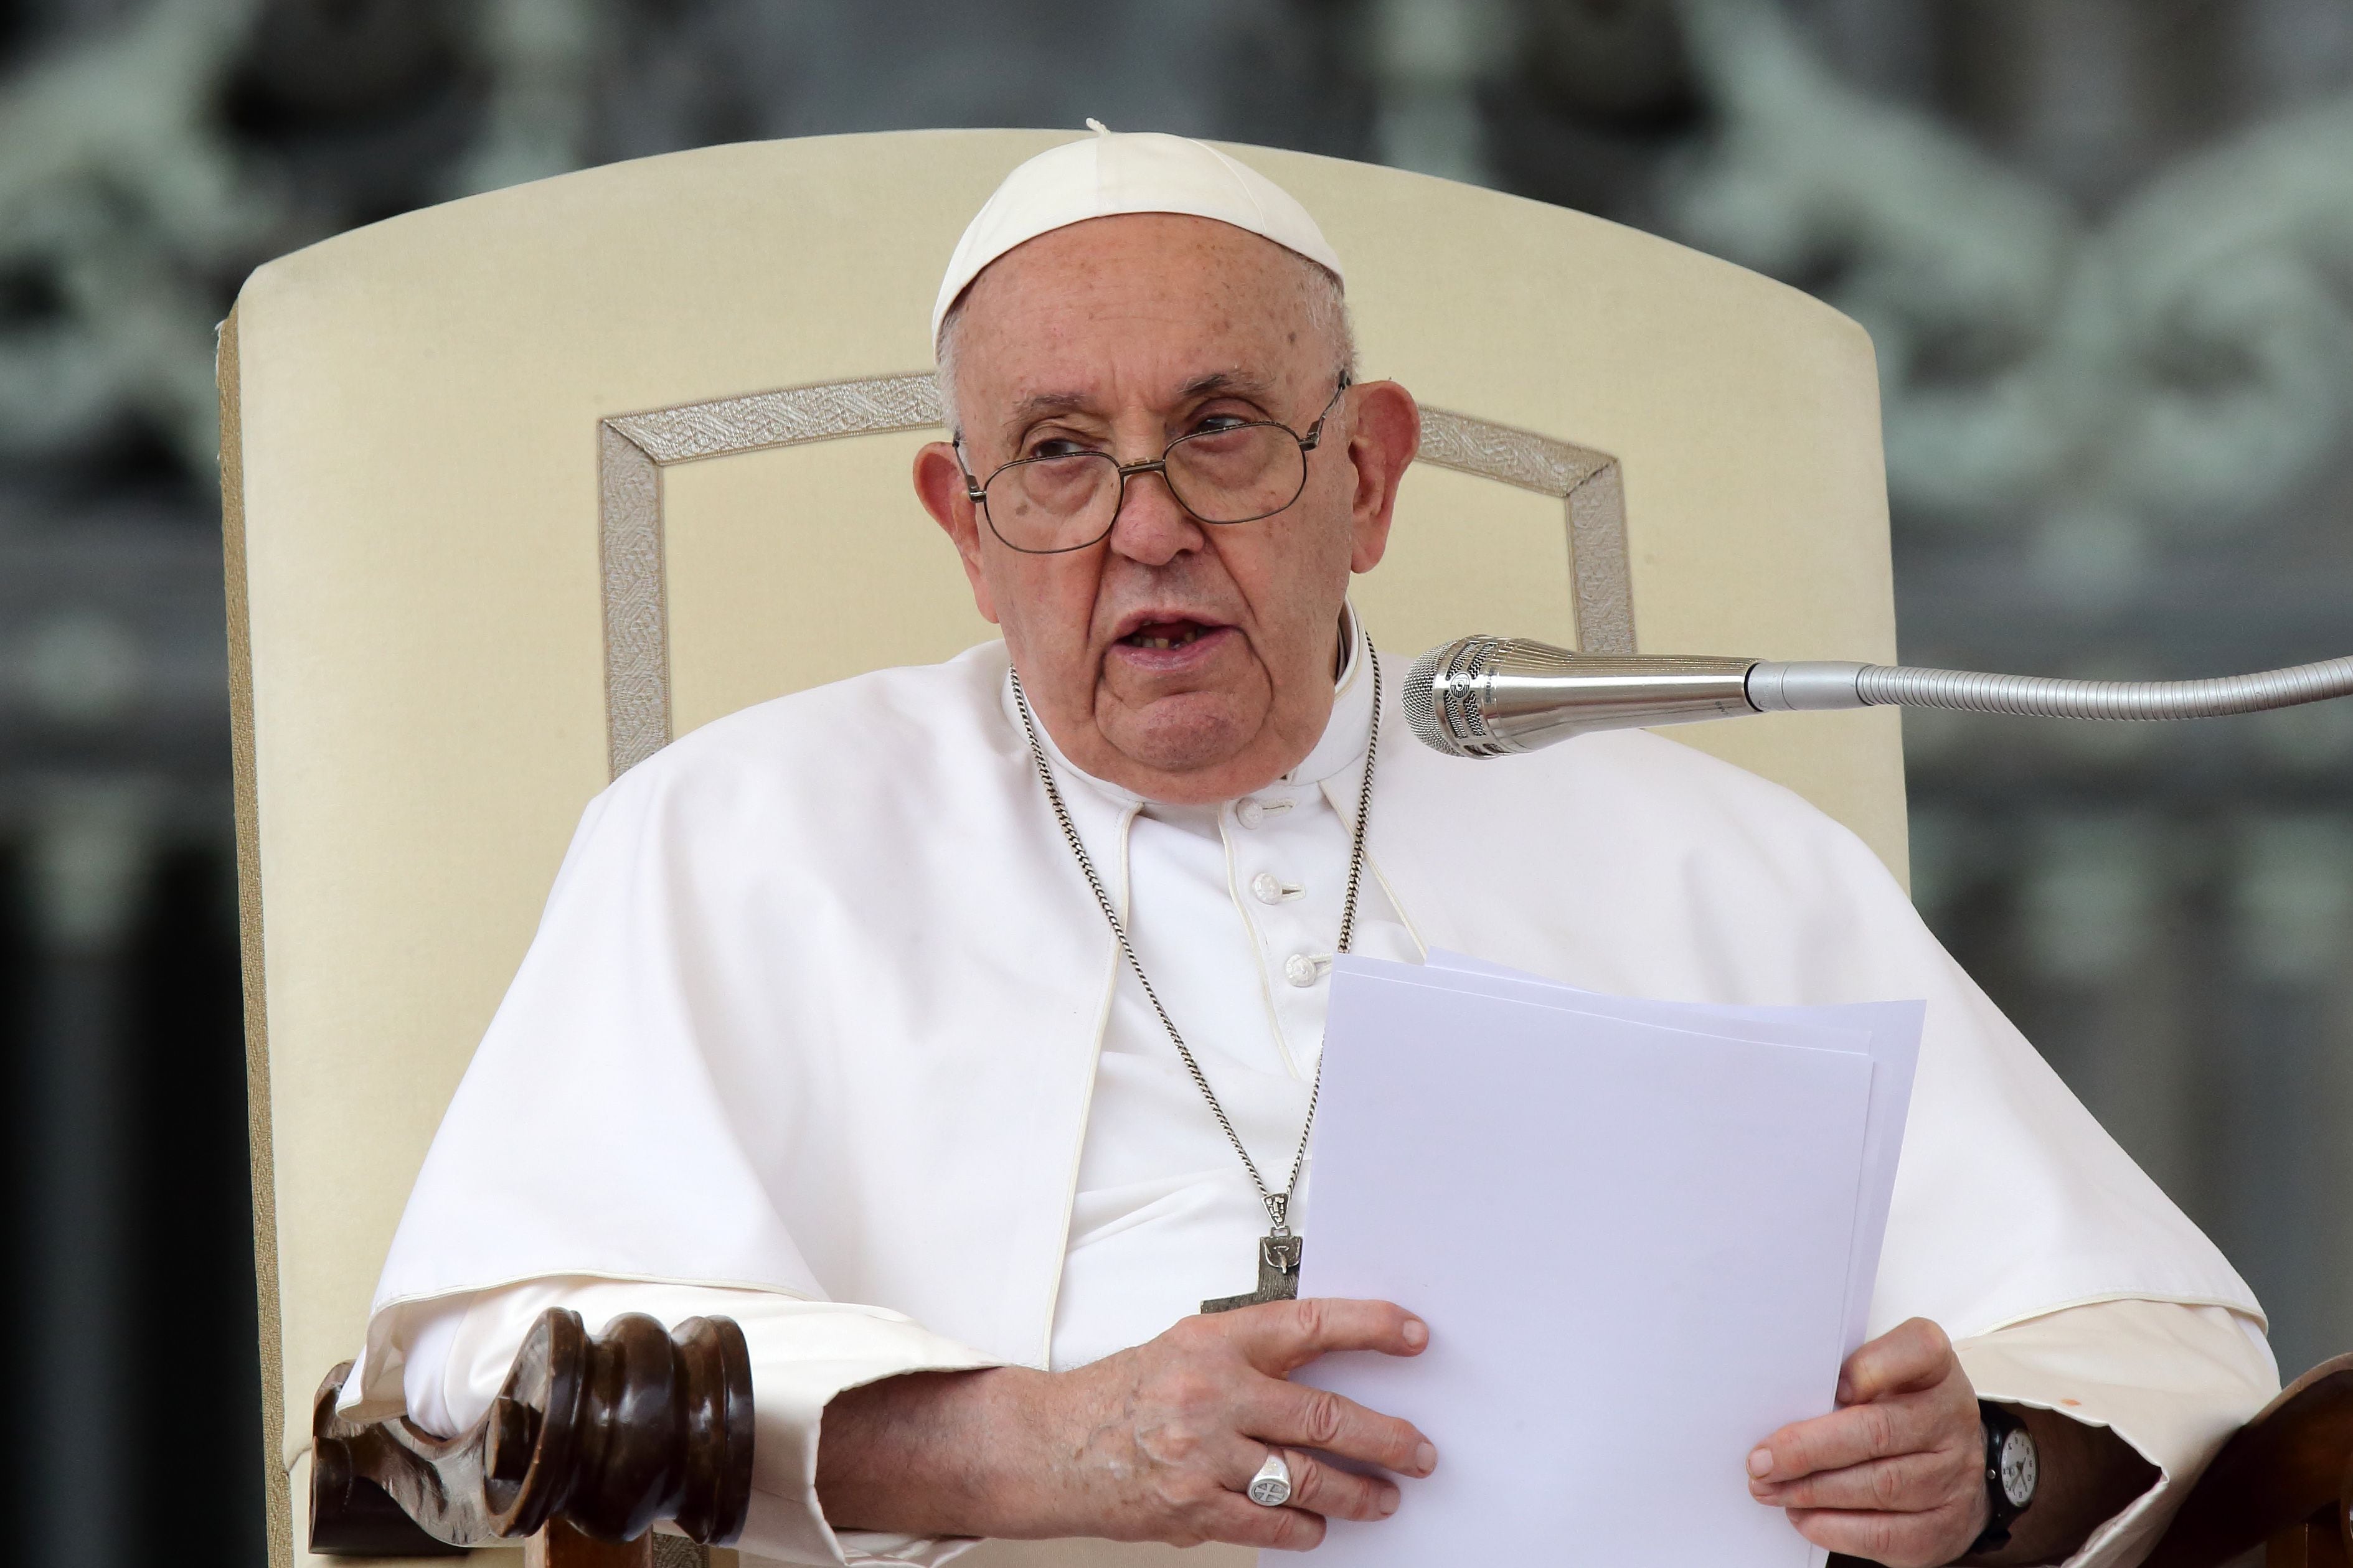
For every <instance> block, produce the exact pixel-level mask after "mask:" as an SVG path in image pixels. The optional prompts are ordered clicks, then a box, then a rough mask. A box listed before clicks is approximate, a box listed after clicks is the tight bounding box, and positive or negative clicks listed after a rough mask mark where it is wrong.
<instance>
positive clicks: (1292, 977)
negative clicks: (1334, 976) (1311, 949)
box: [1282, 952, 1323, 990]
mask: <svg viewBox="0 0 2353 1568" xmlns="http://www.w3.org/2000/svg"><path fill="white" fill-rule="evenodd" d="M1322 971H1323V966H1322V965H1321V964H1319V963H1316V962H1315V961H1314V959H1312V958H1310V957H1308V956H1307V955H1306V954H1305V953H1303V952H1294V953H1293V954H1292V955H1291V956H1290V957H1289V958H1286V959H1284V960H1283V961H1282V977H1283V978H1284V979H1285V980H1288V981H1290V982H1291V983H1292V984H1293V985H1296V986H1298V987H1300V988H1301V989H1302V990H1304V989H1306V988H1307V987H1308V986H1310V985H1313V984H1315V977H1316V975H1317V974H1319V973H1322Z"/></svg>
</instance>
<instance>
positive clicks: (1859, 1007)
mask: <svg viewBox="0 0 2353 1568" xmlns="http://www.w3.org/2000/svg"><path fill="white" fill-rule="evenodd" d="M1430 968H1432V969H1444V970H1449V971H1451V972H1453V973H1459V974H1472V975H1482V976H1485V977H1487V978H1489V979H1492V980H1497V981H1514V982H1518V983H1520V986H1521V988H1520V989H1514V990H1510V991H1506V992H1504V993H1503V994H1506V995H1514V996H1519V997H1521V998H1523V999H1524V1000H1527V1001H1541V1002H1544V1003H1545V1004H1546V1005H1551V1006H1563V1007H1568V1008H1571V1009H1576V1010H1586V1011H1595V1012H1603V1013H1608V1014H1609V1015H1610V1016H1613V1017H1635V1018H1643V1017H1655V1016H1657V1015H1658V1004H1656V1003H1653V1002H1641V1001H1635V1000H1632V999H1630V998H1628V997H1623V996H1608V995H1604V994H1601V993H1600V992H1598V991H1588V990H1585V989H1584V988H1582V987H1581V986H1576V985H1567V984H1562V983H1561V982H1559V981H1556V980H1546V979H1545V978H1544V977H1543V976H1542V975H1536V974H1530V973H1526V972H1525V971H1524V970H1517V969H1506V968H1504V966H1503V965H1502V964H1500V963H1488V962H1487V961H1486V960H1484V959H1481V958H1472V957H1470V956H1468V955H1467V954H1464V953H1459V952H1448V951H1447V950H1446V949H1444V948H1432V949H1430ZM1526 987H1535V988H1536V989H1534V990H1531V989H1526ZM1927 1012H1928V1007H1927V1004H1926V1003H1925V1002H1853V1003H1847V1004H1843V1005H1836V1006H1827V1007H1738V1006H1728V1005H1722V1004H1717V1003H1708V1002H1689V1003H1678V1004H1676V1005H1675V1013H1674V1016H1676V1017H1677V1018H1682V1019H1686V1020H1699V1019H1704V1020H1708V1021H1710V1022H1711V1024H1712V1026H1715V1027H1719V1028H1721V1027H1725V1026H1734V1025H1744V1026H1749V1027H1744V1028H1740V1029H1739V1030H1738V1031H1737V1032H1738V1034H1739V1036H1740V1037H1741V1038H1744V1039H1756V1040H1780V1041H1782V1042H1783V1043H1785V1044H1789V1045H1801V1044H1806V1043H1809V1041H1807V1040H1801V1039H1798V1038H1796V1037H1790V1036H1789V1035H1788V1026H1819V1027H1821V1028H1825V1029H1835V1030H1840V1031H1850V1032H1851V1036H1850V1037H1851V1039H1852V1045H1851V1046H1850V1047H1848V1048H1852V1049H1859V1050H1862V1051H1864V1052H1866V1053H1868V1054H1869V1056H1870V1057H1871V1059H1872V1062H1873V1067H1874V1070H1873V1073H1872V1076H1871V1110H1870V1114H1869V1117H1868V1119H1867V1120H1866V1121H1865V1122H1864V1126H1863V1135H1862V1204H1861V1205H1859V1206H1858V1207H1857V1208H1856V1210H1855V1216H1854V1240H1853V1246H1852V1249H1851V1251H1850V1252H1849V1254H1848V1258H1847V1295H1846V1310H1845V1315H1844V1317H1843V1319H1842V1320H1841V1321H1844V1323H1845V1324H1846V1339H1845V1342H1844V1345H1845V1349H1846V1351H1847V1352H1849V1353H1852V1352H1853V1351H1855V1350H1856V1349H1858V1348H1859V1347H1860V1346H1861V1345H1862V1342H1863V1341H1864V1340H1865V1339H1866V1338H1867V1337H1869V1331H1870V1330H1869V1324H1870V1321H1871V1292H1872V1286H1873V1283H1874V1282H1875V1281H1876V1280H1877V1279H1878V1278H1879V1253H1880V1247H1881V1245H1882V1243H1883V1242H1884V1241H1885V1240H1886V1238H1887V1214H1888V1210H1889V1208H1890V1207H1891V1206H1893V1205H1894V1201H1895V1166H1896V1163H1897V1162H1898V1160H1899V1159H1900V1158H1901V1157H1902V1155H1903V1152H1904V1122H1905V1118H1906V1116H1908V1115H1909V1114H1910V1111H1911V1108H1912V1078H1913V1074H1914V1073H1915V1071H1916V1070H1917V1068H1918V1067H1919V1065H1920V1028H1921V1025H1922V1024H1923V1023H1924V1022H1925V1021H1926V1017H1927ZM1752 1029H1753V1031H1754V1032H1751V1030H1752ZM1811 1043H1816V1044H1821V1043H1826V1042H1823V1041H1821V1040H1820V1039H1819V1038H1816V1039H1813V1040H1812V1042H1811Z"/></svg>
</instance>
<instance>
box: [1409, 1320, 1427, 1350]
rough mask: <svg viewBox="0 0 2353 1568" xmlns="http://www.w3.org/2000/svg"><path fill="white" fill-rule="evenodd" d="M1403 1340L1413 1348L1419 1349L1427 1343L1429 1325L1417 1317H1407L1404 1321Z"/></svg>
mask: <svg viewBox="0 0 2353 1568" xmlns="http://www.w3.org/2000/svg"><path fill="white" fill-rule="evenodd" d="M1405 1342H1406V1343H1407V1344H1409V1345H1411V1346H1412V1347H1413V1348H1414V1349H1415V1350H1419V1349H1420V1348H1421V1347H1422V1346H1424V1345H1426V1344H1428V1343H1429V1342H1430V1325H1429V1324H1428V1323H1425V1322H1423V1321H1421V1320H1420V1319H1419V1318H1408V1319H1407V1320H1406V1321H1405Z"/></svg>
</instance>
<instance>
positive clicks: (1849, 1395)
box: [1837, 1377, 1854, 1405]
mask: <svg viewBox="0 0 2353 1568" xmlns="http://www.w3.org/2000/svg"><path fill="white" fill-rule="evenodd" d="M1837 1397H1838V1402H1839V1403H1840V1404H1841V1405H1852V1404H1853V1403H1854V1384H1852V1383H1849V1382H1848V1381H1847V1380H1846V1379H1845V1378H1843V1377H1841V1378H1840V1379H1839V1381H1838V1396H1837Z"/></svg>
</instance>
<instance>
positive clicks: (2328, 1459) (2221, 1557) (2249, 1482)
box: [2143, 1355, 2353, 1568]
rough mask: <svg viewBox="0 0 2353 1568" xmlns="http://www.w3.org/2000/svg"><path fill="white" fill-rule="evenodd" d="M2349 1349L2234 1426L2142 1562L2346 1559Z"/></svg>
mask: <svg viewBox="0 0 2353 1568" xmlns="http://www.w3.org/2000/svg"><path fill="white" fill-rule="evenodd" d="M2349 1510H2353V1355H2341V1356H2338V1357H2337V1358H2336V1359H2335V1360H2334V1361H2325V1362H2322V1363H2320V1364H2319V1365H2318V1366H2316V1367H2314V1368H2313V1369H2312V1370H2311V1371H2310V1372H2307V1373H2305V1374H2304V1375H2303V1376H2302V1377H2299V1378H2297V1379H2296V1380H2295V1382H2294V1383H2292V1384H2289V1385H2288V1386H2287V1387H2286V1388H2285V1389H2284V1390H2282V1391H2281V1394H2280V1396H2279V1397H2278V1398H2277V1399H2274V1400H2273V1401H2272V1402H2271V1403H2270V1404H2269V1405H2264V1406H2263V1410H2262V1411H2261V1412H2260V1413H2258V1414H2257V1415H2256V1416H2255V1418H2254V1419H2253V1420H2252V1421H2250V1422H2248V1423H2247V1424H2246V1425H2245V1426H2242V1427H2240V1428H2239V1430H2238V1431H2237V1432H2236V1433H2234V1434H2232V1437H2231V1440H2230V1441H2229V1442H2227V1443H2225V1444H2223V1445H2222V1450H2221V1453H2218V1454H2216V1455H2215V1456H2214V1462H2213V1463H2212V1464H2211V1465H2209V1466H2207V1467H2206V1473H2205V1474H2204V1475H2202V1476H2200V1478H2199V1479H2198V1484H2197V1485H2196V1486H2195V1487H2193V1488H2191V1489H2190V1491H2189V1497H2188V1498H2187V1499H2186V1500H2184V1501H2183V1502H2182V1505H2181V1511H2180V1512H2179V1513H2178V1514H2176V1515H2175V1516H2174V1520H2173V1525H2172V1528H2171V1529H2169V1530H2168V1531H2166V1532H2165V1538H2164V1539H2163V1540H2162V1541H2160V1542H2158V1545H2157V1550H2156V1551H2155V1552H2151V1553H2150V1554H2149V1557H2148V1560H2147V1563H2145V1564H2144V1565H2143V1568H2215V1565H2216V1564H2219V1563H2227V1562H2229V1561H2230V1560H2231V1559H2232V1558H2233V1557H2235V1556H2237V1555H2238V1554H2239V1553H2240V1552H2244V1551H2246V1550H2247V1549H2248V1548H2250V1547H2253V1546H2255V1545H2258V1544H2262V1545H2264V1546H2265V1547H2266V1548H2267V1550H2266V1553H2265V1555H2266V1558H2267V1560H2268V1561H2269V1562H2270V1563H2271V1564H2272V1565H2273V1568H2323V1565H2324V1564H2326V1565H2327V1568H2347V1565H2348V1564H2353V1521H2348V1511H2349Z"/></svg>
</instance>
